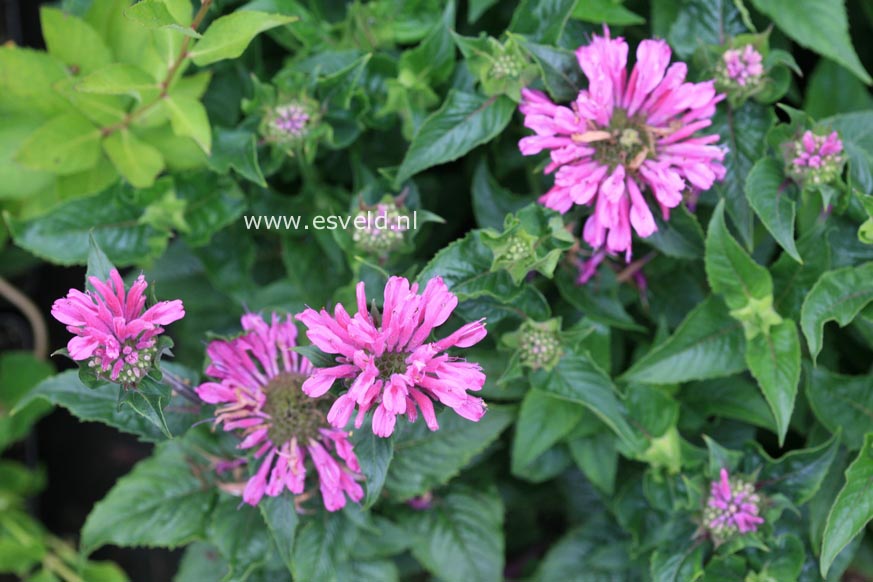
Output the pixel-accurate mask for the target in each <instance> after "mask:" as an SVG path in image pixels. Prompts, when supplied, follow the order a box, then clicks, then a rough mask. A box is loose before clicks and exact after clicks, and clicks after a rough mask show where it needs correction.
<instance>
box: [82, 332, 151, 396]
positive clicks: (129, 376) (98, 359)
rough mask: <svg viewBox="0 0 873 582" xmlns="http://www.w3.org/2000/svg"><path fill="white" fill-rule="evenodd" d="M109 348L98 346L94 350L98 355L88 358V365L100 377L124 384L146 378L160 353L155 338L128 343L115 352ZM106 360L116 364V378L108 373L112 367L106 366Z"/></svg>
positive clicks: (113, 372) (113, 366)
mask: <svg viewBox="0 0 873 582" xmlns="http://www.w3.org/2000/svg"><path fill="white" fill-rule="evenodd" d="M107 350H108V348H106V349H103V348H98V349H97V351H95V352H94V353H95V354H96V355H95V356H94V357H93V358H91V359H90V360H88V367H89V368H91V369H92V370H93V371H94V374H95V375H96V376H97V377H98V378H100V379H102V380H106V381H112V382H118V383H119V384H122V385H124V386H135V385H136V384H138V383H139V381H140V380H142V379H143V378H145V377H146V375H148V373H149V370H151V369H152V365H154V363H155V358H156V357H157V354H158V348H157V346H156V342H155V340H153V339H152V340H148V341H145V342H139V343H128V344H127V345H125V346H124V347H123V348H121V349H120V350H116V353H115V354H113V353H111V352H110V351H107ZM113 355H114V357H113ZM104 362H105V363H106V364H110V363H112V364H114V365H112V368H111V369H112V375H115V378H113V377H112V376H111V375H110V374H109V373H108V371H109V369H110V368H109V367H108V366H105V365H104Z"/></svg>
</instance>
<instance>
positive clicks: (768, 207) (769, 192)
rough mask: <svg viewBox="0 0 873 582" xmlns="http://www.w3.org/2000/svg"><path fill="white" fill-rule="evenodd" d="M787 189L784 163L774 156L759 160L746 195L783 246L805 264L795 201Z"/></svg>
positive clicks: (747, 186) (753, 170)
mask: <svg viewBox="0 0 873 582" xmlns="http://www.w3.org/2000/svg"><path fill="white" fill-rule="evenodd" d="M786 188H787V183H785V176H784V175H783V172H782V164H781V163H780V162H778V161H777V160H774V159H773V158H764V159H762V160H759V161H758V162H757V163H756V164H755V165H754V166H753V167H752V171H751V172H749V175H748V177H747V178H746V198H747V199H748V201H749V205H750V206H751V207H752V210H754V211H755V214H757V215H758V218H760V219H761V222H762V223H763V224H764V226H765V227H766V228H767V230H768V231H770V234H771V235H773V238H774V239H776V242H777V243H779V246H781V247H782V248H783V249H785V252H787V253H788V254H789V255H791V257H792V258H794V259H795V260H796V261H797V262H801V263H802V262H803V260H802V259H801V258H800V253H798V252H797V246H796V245H795V244H794V214H795V204H794V200H792V199H791V198H790V197H789V196H788V192H786V191H785V190H786Z"/></svg>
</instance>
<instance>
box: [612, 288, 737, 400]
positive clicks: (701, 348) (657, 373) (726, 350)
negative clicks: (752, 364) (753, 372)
mask: <svg viewBox="0 0 873 582" xmlns="http://www.w3.org/2000/svg"><path fill="white" fill-rule="evenodd" d="M744 353H745V339H744V336H743V331H742V326H741V325H740V323H738V322H737V321H735V320H734V319H733V318H732V317H731V316H730V314H729V313H728V311H727V309H726V308H725V305H724V302H722V300H721V299H719V298H717V297H709V298H708V299H706V300H705V301H704V302H703V303H701V304H700V305H698V306H697V307H696V308H694V310H693V311H692V312H691V313H689V314H688V317H686V318H685V320H684V321H683V322H682V323H681V324H679V327H678V328H676V331H675V332H674V333H673V335H671V336H670V337H669V338H667V339H666V340H665V341H664V342H662V343H660V344H657V345H656V346H655V347H653V348H652V350H651V351H649V352H648V353H647V354H646V355H645V356H643V357H642V358H640V359H639V360H638V361H637V362H636V363H635V364H634V365H633V366H631V368H630V370H628V371H627V372H625V374H624V376H623V379H625V380H628V381H634V382H645V383H648V384H672V383H674V382H687V381H689V380H708V379H710V378H719V377H722V376H731V375H733V374H736V373H738V372H742V371H743V370H745V369H746V363H745V361H744V359H743V354H744Z"/></svg>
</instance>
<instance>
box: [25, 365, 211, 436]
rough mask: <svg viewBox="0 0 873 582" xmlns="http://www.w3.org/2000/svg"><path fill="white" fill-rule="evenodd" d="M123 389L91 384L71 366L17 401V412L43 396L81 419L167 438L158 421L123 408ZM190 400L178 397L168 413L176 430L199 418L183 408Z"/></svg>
mask: <svg viewBox="0 0 873 582" xmlns="http://www.w3.org/2000/svg"><path fill="white" fill-rule="evenodd" d="M119 390H120V388H119V387H118V386H116V385H114V384H108V383H103V384H100V385H99V386H98V387H97V388H93V389H92V388H89V387H87V386H85V385H84V384H83V383H82V381H81V380H80V379H79V374H78V372H76V371H75V370H68V371H66V372H62V373H60V374H58V375H57V376H52V377H51V378H48V379H46V380H44V381H42V382H41V383H40V384H39V385H38V386H36V387H35V388H34V389H33V390H31V391H30V392H29V393H28V394H27V396H26V397H24V398H22V399H21V400H20V401H19V402H18V403H17V404H16V406H15V410H14V412H15V413H16V414H18V413H20V411H22V410H23V409H24V407H25V406H26V405H28V404H29V403H31V402H33V401H34V400H37V399H41V400H46V401H48V402H50V403H52V404H55V405H57V406H62V407H64V408H66V409H67V410H68V411H69V412H70V414H72V415H73V416H75V417H76V418H78V419H79V420H83V421H95V422H102V423H103V424H106V425H108V426H111V427H113V428H116V429H118V430H120V431H123V432H127V433H130V434H134V435H136V436H137V437H138V438H140V439H141V440H144V441H149V442H160V441H163V440H164V439H165V438H166V437H165V436H164V434H162V432H161V430H160V429H159V428H158V427H157V426H155V424H154V423H152V422H150V421H149V420H147V419H145V418H144V417H142V416H140V415H138V414H133V413H131V412H129V411H127V410H123V409H122V410H119V408H118V391H119ZM186 402H187V401H186V400H184V399H182V398H181V397H176V398H175V399H174V401H173V403H172V404H173V406H172V408H173V410H171V411H168V412H167V414H166V418H167V425H168V428H169V430H171V431H172V432H174V433H183V432H184V431H185V430H187V429H188V428H190V427H191V424H193V422H194V421H195V420H196V416H195V415H193V414H191V413H189V412H184V411H183V410H184V409H185V406H184V404H185V403H186Z"/></svg>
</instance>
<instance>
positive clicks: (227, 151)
mask: <svg viewBox="0 0 873 582" xmlns="http://www.w3.org/2000/svg"><path fill="white" fill-rule="evenodd" d="M207 163H208V164H209V167H210V168H211V169H212V170H214V171H216V172H219V173H221V174H226V173H228V172H229V171H230V168H233V169H234V170H236V171H237V172H238V173H239V175H240V176H242V177H243V178H245V179H247V180H249V181H250V182H254V183H255V184H257V185H258V186H261V187H264V188H265V187H266V186H267V181H266V180H264V174H263V172H261V167H260V166H259V165H258V148H257V137H256V136H255V134H254V133H252V132H250V131H246V130H244V129H225V128H223V127H215V128H214V131H213V144H212V155H210V156H209V161H208V162H207Z"/></svg>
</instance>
